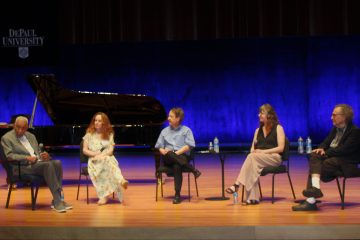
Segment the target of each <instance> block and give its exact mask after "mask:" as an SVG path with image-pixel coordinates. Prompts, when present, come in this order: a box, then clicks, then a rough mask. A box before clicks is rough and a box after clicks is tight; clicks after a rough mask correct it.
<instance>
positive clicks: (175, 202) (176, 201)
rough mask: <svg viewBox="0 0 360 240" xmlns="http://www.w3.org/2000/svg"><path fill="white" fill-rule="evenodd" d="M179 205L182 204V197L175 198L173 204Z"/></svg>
mask: <svg viewBox="0 0 360 240" xmlns="http://www.w3.org/2000/svg"><path fill="white" fill-rule="evenodd" d="M179 203H181V198H180V196H175V197H174V200H173V204H179Z"/></svg>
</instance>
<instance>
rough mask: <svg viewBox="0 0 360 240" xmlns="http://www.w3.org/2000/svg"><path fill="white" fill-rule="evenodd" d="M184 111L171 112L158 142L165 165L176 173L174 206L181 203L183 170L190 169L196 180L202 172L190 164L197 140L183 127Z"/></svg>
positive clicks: (173, 110) (172, 110)
mask: <svg viewBox="0 0 360 240" xmlns="http://www.w3.org/2000/svg"><path fill="white" fill-rule="evenodd" d="M183 119H184V111H183V110H182V109H181V108H172V109H171V110H170V112H169V116H168V121H169V126H168V127H166V128H164V129H163V130H162V131H161V133H160V136H159V138H158V140H157V142H156V145H155V148H157V149H159V152H160V154H161V155H162V156H163V158H164V163H165V164H166V165H167V166H170V167H172V169H173V173H174V185H175V198H174V200H173V204H178V203H180V202H181V198H180V192H181V185H182V170H183V169H190V170H191V171H192V172H193V173H194V176H195V177H196V178H198V177H199V176H200V175H201V172H200V171H199V170H197V169H195V168H194V167H193V166H192V165H190V164H189V156H190V155H189V153H190V150H191V149H192V148H194V147H195V140H194V136H193V134H192V131H191V129H190V128H188V127H186V126H184V125H181V123H182V120H183Z"/></svg>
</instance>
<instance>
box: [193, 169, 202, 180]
mask: <svg viewBox="0 0 360 240" xmlns="http://www.w3.org/2000/svg"><path fill="white" fill-rule="evenodd" d="M200 175H201V172H200V171H199V170H197V169H195V171H194V176H195V178H198V177H200Z"/></svg>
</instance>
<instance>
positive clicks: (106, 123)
mask: <svg viewBox="0 0 360 240" xmlns="http://www.w3.org/2000/svg"><path fill="white" fill-rule="evenodd" d="M98 115H100V116H101V120H102V131H101V135H102V138H103V139H109V137H110V135H111V134H114V129H113V127H112V126H111V123H110V120H109V117H108V116H107V115H106V114H105V113H103V112H97V113H95V115H94V116H93V117H92V118H91V122H90V124H89V127H88V128H87V129H86V133H94V132H95V131H96V129H95V118H96V116H98Z"/></svg>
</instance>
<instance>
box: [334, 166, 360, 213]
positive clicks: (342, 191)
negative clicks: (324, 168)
mask: <svg viewBox="0 0 360 240" xmlns="http://www.w3.org/2000/svg"><path fill="white" fill-rule="evenodd" d="M335 175H336V183H337V187H338V190H339V195H340V200H341V209H342V210H344V209H345V186H346V180H347V179H349V178H357V177H360V168H358V167H357V166H356V169H354V172H352V173H351V175H349V176H345V175H344V173H343V172H342V171H341V170H339V171H338V172H337V173H335ZM340 178H343V182H342V187H341V186H340Z"/></svg>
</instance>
